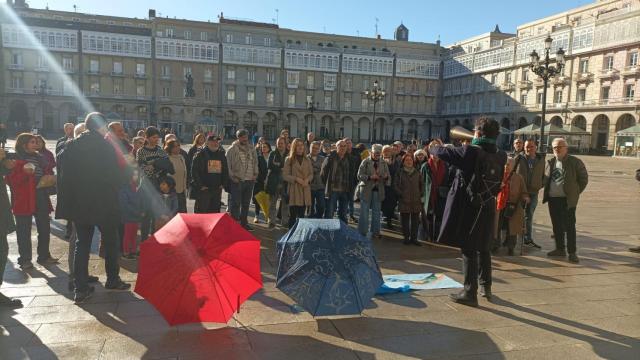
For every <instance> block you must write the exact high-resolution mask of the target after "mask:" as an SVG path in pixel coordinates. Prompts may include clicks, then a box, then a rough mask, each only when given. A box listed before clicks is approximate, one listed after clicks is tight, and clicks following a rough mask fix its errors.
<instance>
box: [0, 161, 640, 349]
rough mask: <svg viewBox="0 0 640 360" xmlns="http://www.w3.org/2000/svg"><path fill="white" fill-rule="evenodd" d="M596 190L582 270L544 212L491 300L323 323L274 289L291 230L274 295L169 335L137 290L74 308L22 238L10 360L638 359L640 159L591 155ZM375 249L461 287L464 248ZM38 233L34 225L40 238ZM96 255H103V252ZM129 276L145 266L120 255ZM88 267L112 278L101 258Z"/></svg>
mask: <svg viewBox="0 0 640 360" xmlns="http://www.w3.org/2000/svg"><path fill="white" fill-rule="evenodd" d="M582 158H583V160H584V161H585V163H586V165H587V168H588V169H589V170H590V184H589V186H588V188H587V190H586V192H585V193H584V194H583V196H582V198H581V202H580V205H579V206H578V211H577V221H578V231H579V234H578V235H579V236H578V253H579V255H580V257H581V262H580V264H577V265H575V264H570V263H568V262H567V261H566V260H564V259H550V258H547V257H546V255H545V254H546V251H548V250H551V249H552V246H553V240H552V239H550V220H549V216H548V211H547V208H546V205H541V204H540V205H539V206H538V210H537V214H536V215H537V216H536V225H535V232H536V233H535V239H536V241H537V242H538V243H540V244H541V245H542V246H543V249H542V250H526V253H525V255H524V256H513V257H508V256H504V255H500V256H496V257H494V259H493V264H494V273H493V275H494V287H493V288H494V298H495V300H494V301H493V302H492V303H489V302H487V301H484V300H481V302H480V305H481V306H480V307H479V308H468V307H464V306H461V305H457V304H454V303H451V302H449V301H448V299H447V294H448V292H449V291H447V290H436V291H418V292H412V293H406V294H400V295H388V296H384V297H376V298H375V299H374V300H373V301H372V302H371V304H370V305H369V306H368V307H367V309H366V310H365V311H364V312H363V314H362V316H358V317H339V318H335V317H333V318H322V319H320V318H316V319H314V318H313V317H311V316H310V315H309V314H308V313H305V312H296V311H295V310H293V309H294V308H292V307H291V305H293V303H292V301H291V300H290V299H289V298H288V297H287V296H285V295H284V294H282V293H281V292H280V291H278V290H277V289H276V288H275V286H274V280H275V268H276V261H277V260H276V255H275V247H274V245H275V240H276V239H278V238H279V236H281V235H282V234H283V231H281V230H268V229H267V228H266V227H265V226H264V224H259V225H256V226H255V228H256V230H255V235H256V236H257V237H259V238H260V239H261V240H262V246H263V248H262V256H261V261H262V272H263V279H264V289H262V290H261V291H260V292H259V293H257V294H256V295H254V296H253V297H252V298H251V299H250V300H249V301H248V302H246V303H245V304H244V305H243V307H242V309H241V311H240V313H239V314H237V315H236V316H234V318H233V319H232V320H231V321H230V322H229V323H228V324H226V325H225V324H191V325H183V326H177V327H169V326H168V325H167V324H166V323H165V321H164V320H163V319H162V317H161V316H160V315H159V314H158V313H157V312H156V311H155V309H154V308H153V307H152V306H150V305H149V304H148V303H147V302H146V301H144V300H143V299H141V298H140V297H139V296H137V295H136V294H134V293H132V292H109V291H106V290H105V289H104V288H103V287H102V286H98V287H97V289H96V294H95V295H94V297H93V298H92V299H91V300H90V302H89V303H87V304H85V305H82V306H75V305H73V304H72V300H71V295H72V294H71V293H70V292H69V291H68V290H67V271H68V269H67V264H66V263H65V262H62V263H61V264H60V265H58V266H47V267H42V266H40V265H36V267H35V268H34V269H33V270H30V271H27V272H22V271H20V270H19V269H18V268H17V265H16V263H15V261H16V258H17V248H16V240H15V234H12V235H11V236H10V238H9V242H10V255H9V260H10V262H9V264H8V265H7V273H6V275H5V284H4V285H3V286H2V292H3V293H4V294H6V295H8V296H14V297H19V298H21V299H22V301H23V302H24V304H25V307H24V308H22V309H17V310H14V311H2V312H0V359H3V360H4V359H21V358H32V359H49V358H64V359H135V358H148V359H332V360H338V359H402V358H413V359H416V358H417V359H432V358H468V359H543V358H544V359H596V358H607V359H637V358H638V354H639V352H638V351H639V350H638V349H640V261H639V260H640V256H639V255H638V254H633V253H631V252H629V251H628V248H629V247H630V246H637V245H640V221H639V220H640V216H638V214H640V183H638V182H636V181H635V180H634V179H633V174H634V170H635V169H636V168H640V161H637V160H625V159H612V158H604V157H582ZM63 228H64V225H63V224H60V223H58V222H54V226H53V229H54V230H53V237H52V245H51V249H52V253H53V254H54V256H56V257H61V259H66V255H67V254H66V252H67V242H66V241H65V240H63V239H61V238H59V236H61V229H63ZM383 235H384V237H383V238H382V239H381V240H379V241H376V242H375V243H374V245H375V249H376V252H377V256H378V260H379V262H380V267H381V268H382V270H383V272H384V273H385V274H392V273H402V272H407V273H416V272H442V273H445V274H447V275H448V276H450V277H452V278H454V279H456V280H458V281H461V280H462V277H461V274H460V269H461V259H460V256H459V252H458V251H457V250H455V249H451V248H446V247H441V246H435V245H427V246H423V247H421V248H415V247H410V248H408V247H406V246H403V245H402V244H401V241H400V235H399V234H398V233H397V232H390V231H385V232H384V234H383ZM34 238H35V230H34ZM94 250H95V249H94ZM121 266H122V270H121V275H122V277H123V279H124V280H125V281H128V282H131V283H134V282H135V280H136V264H135V263H134V262H132V261H122V263H121ZM90 273H92V274H97V275H99V276H100V281H101V282H102V283H104V281H105V276H104V264H103V260H102V259H101V258H100V257H99V256H98V255H97V254H96V253H95V252H94V253H93V254H92V257H91V261H90Z"/></svg>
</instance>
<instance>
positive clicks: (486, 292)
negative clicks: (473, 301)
mask: <svg viewBox="0 0 640 360" xmlns="http://www.w3.org/2000/svg"><path fill="white" fill-rule="evenodd" d="M480 296H482V297H483V298H486V299H487V300H491V286H489V285H483V286H480Z"/></svg>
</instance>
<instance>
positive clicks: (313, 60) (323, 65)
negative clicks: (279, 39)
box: [284, 50, 340, 71]
mask: <svg viewBox="0 0 640 360" xmlns="http://www.w3.org/2000/svg"><path fill="white" fill-rule="evenodd" d="M339 62H340V56H339V55H326V54H322V55H320V54H314V53H306V52H305V53H302V52H295V51H292V50H286V51H285V61H284V66H285V67H286V68H290V69H291V68H292V69H296V68H302V69H311V70H328V71H338V64H339Z"/></svg>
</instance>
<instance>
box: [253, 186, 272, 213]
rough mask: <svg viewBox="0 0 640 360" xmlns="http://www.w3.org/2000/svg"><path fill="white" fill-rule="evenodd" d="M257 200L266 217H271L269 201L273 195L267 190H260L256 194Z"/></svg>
mask: <svg viewBox="0 0 640 360" xmlns="http://www.w3.org/2000/svg"><path fill="white" fill-rule="evenodd" d="M255 198H256V202H257V203H258V205H259V206H260V210H262V212H263V213H264V218H265V219H269V203H270V202H271V196H270V195H269V194H267V192H266V191H260V192H259V193H257V194H256V196H255Z"/></svg>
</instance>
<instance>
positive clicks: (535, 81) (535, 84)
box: [533, 78, 544, 87]
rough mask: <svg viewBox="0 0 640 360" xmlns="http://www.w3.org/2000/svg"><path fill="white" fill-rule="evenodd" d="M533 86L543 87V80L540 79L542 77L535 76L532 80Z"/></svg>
mask: <svg viewBox="0 0 640 360" xmlns="http://www.w3.org/2000/svg"><path fill="white" fill-rule="evenodd" d="M533 86H535V87H543V86H544V80H542V78H537V79H535V80H533Z"/></svg>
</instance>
